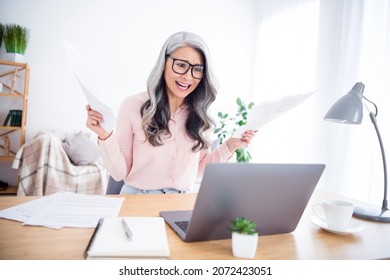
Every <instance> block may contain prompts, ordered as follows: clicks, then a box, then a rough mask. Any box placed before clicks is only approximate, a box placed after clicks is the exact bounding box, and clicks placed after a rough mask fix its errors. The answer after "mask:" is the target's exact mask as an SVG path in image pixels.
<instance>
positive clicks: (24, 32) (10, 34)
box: [3, 24, 29, 56]
mask: <svg viewBox="0 0 390 280" xmlns="http://www.w3.org/2000/svg"><path fill="white" fill-rule="evenodd" d="M28 39H29V30H28V29H27V28H26V27H22V26H20V25H17V24H6V25H5V26H4V34H3V41H4V46H5V50H6V51H7V53H8V54H19V55H22V56H23V55H24V53H25V52H26V49H27V44H28Z"/></svg>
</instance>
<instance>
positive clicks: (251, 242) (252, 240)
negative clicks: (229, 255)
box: [232, 232, 259, 259]
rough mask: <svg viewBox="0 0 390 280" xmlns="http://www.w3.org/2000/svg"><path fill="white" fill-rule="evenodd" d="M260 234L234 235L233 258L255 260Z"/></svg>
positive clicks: (235, 233)
mask: <svg viewBox="0 0 390 280" xmlns="http://www.w3.org/2000/svg"><path fill="white" fill-rule="evenodd" d="M258 241H259V236H258V234H251V235H248V234H241V233H238V232H233V233H232V250H233V256H235V257H237V258H245V259H253V258H254V257H255V255H256V250H257V243H258Z"/></svg>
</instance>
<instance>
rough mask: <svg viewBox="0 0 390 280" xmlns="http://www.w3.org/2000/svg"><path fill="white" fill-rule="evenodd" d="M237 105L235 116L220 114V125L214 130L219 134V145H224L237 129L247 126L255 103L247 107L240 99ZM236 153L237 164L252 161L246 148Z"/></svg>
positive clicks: (237, 100)
mask: <svg viewBox="0 0 390 280" xmlns="http://www.w3.org/2000/svg"><path fill="white" fill-rule="evenodd" d="M236 104H237V106H238V108H237V111H236V113H235V115H234V116H231V117H230V116H229V114H227V113H222V112H218V117H219V124H218V126H217V127H216V128H215V129H214V134H217V137H218V142H219V144H222V143H223V142H224V141H225V140H226V138H228V137H230V136H232V135H233V134H234V132H235V131H236V130H237V127H240V126H243V125H245V124H246V122H247V117H248V111H249V110H250V109H252V107H253V106H254V103H253V102H250V103H249V104H248V105H246V104H245V103H244V102H243V101H242V100H241V98H239V97H238V98H237V99H236ZM235 153H236V161H237V162H249V161H250V160H251V159H252V156H251V154H250V152H249V151H248V149H247V148H246V147H245V148H240V149H237V150H236V151H235Z"/></svg>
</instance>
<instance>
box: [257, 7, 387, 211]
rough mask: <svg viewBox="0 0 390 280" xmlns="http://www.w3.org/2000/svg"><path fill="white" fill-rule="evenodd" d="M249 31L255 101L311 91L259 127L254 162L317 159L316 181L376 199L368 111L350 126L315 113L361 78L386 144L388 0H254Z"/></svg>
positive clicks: (378, 163) (378, 164)
mask: <svg viewBox="0 0 390 280" xmlns="http://www.w3.org/2000/svg"><path fill="white" fill-rule="evenodd" d="M257 36H258V37H257V56H256V60H255V63H256V65H255V69H256V70H255V84H254V89H255V91H254V96H253V100H254V101H255V103H259V102H261V101H264V100H270V99H277V98H279V97H281V96H283V95H287V94H296V93H303V92H307V91H310V90H312V89H317V93H316V94H315V95H314V96H313V97H312V98H311V99H309V100H308V101H306V102H305V103H304V104H302V105H300V106H299V107H297V108H295V109H293V110H291V111H290V112H288V113H286V114H285V115H284V116H282V117H280V118H279V119H278V120H276V121H274V122H273V123H271V124H269V125H267V126H266V127H264V128H263V129H262V130H261V131H260V132H259V135H258V137H257V139H256V140H255V141H254V145H253V147H252V153H253V158H254V161H255V162H323V163H325V164H326V165H327V167H326V170H325V172H324V174H323V177H322V179H321V181H320V186H319V187H321V188H324V189H326V190H329V191H332V192H337V193H341V194H344V195H347V196H349V197H353V198H356V199H360V200H364V201H368V202H371V203H375V204H380V203H381V201H382V198H383V166H382V159H381V154H380V150H379V144H378V139H377V137H376V134H375V130H374V127H373V125H372V123H371V121H370V119H369V116H368V112H366V111H365V115H364V118H363V123H362V125H357V126H355V125H341V124H336V123H330V122H325V121H323V120H322V118H323V116H324V114H325V113H326V111H327V110H328V109H329V107H330V106H331V105H332V104H333V103H334V102H335V101H336V100H337V99H338V98H339V97H341V96H342V95H344V94H346V93H347V92H348V91H349V90H350V89H351V88H352V86H353V85H354V84H355V82H363V83H364V84H365V85H366V89H365V93H364V95H365V96H366V97H367V98H368V99H370V100H371V101H373V102H375V103H376V104H377V106H378V109H379V113H378V117H377V118H378V126H379V129H380V131H381V134H382V138H383V142H384V146H385V150H386V151H390V150H389V149H390V146H389V143H390V122H389V120H390V108H389V107H390V96H389V94H390V75H389V74H390V71H389V70H390V69H389V68H390V67H389V64H390V5H389V1H387V0H376V1H370V0H365V1H364V0H276V1H266V0H262V1H259V11H258V35H257ZM388 153H389V152H388Z"/></svg>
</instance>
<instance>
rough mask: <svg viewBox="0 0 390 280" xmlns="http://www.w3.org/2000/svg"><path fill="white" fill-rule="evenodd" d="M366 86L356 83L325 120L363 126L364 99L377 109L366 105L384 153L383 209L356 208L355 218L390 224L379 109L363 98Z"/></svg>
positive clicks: (384, 161)
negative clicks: (377, 119)
mask: <svg viewBox="0 0 390 280" xmlns="http://www.w3.org/2000/svg"><path fill="white" fill-rule="evenodd" d="M363 92H364V84H363V83H356V84H355V85H354V86H353V88H352V89H351V90H350V91H349V92H348V93H347V94H346V95H344V96H343V97H341V98H340V99H339V100H338V101H337V102H336V103H335V104H334V105H333V106H332V107H331V108H330V109H329V111H328V113H327V114H326V115H325V117H324V119H325V120H327V121H333V122H339V123H344V124H361V122H362V119H363V99H364V100H366V101H368V102H370V103H371V104H372V105H374V107H375V113H373V112H371V111H370V110H369V109H368V107H367V106H366V104H364V105H365V107H366V109H367V111H368V112H369V114H370V118H371V122H372V123H373V125H374V128H375V131H376V134H377V136H378V140H379V145H380V148H381V152H382V160H383V175H384V197H383V203H382V207H381V208H380V207H358V206H357V207H355V210H354V213H353V216H355V217H357V218H360V219H365V220H370V221H376V222H385V223H390V210H389V208H388V207H387V167H386V157H385V150H384V148H383V143H382V138H381V135H380V133H379V129H378V126H377V124H376V116H377V113H378V108H377V107H376V105H375V104H374V103H373V102H371V101H370V100H368V99H367V98H366V97H364V96H363Z"/></svg>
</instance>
